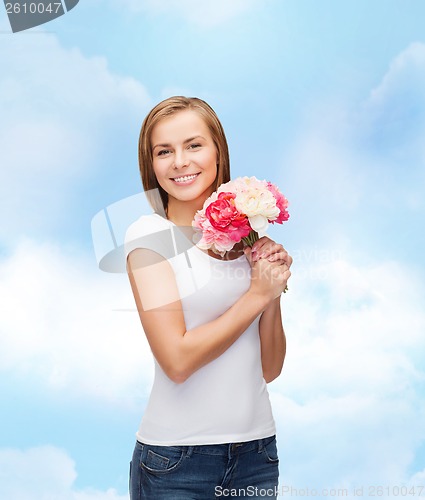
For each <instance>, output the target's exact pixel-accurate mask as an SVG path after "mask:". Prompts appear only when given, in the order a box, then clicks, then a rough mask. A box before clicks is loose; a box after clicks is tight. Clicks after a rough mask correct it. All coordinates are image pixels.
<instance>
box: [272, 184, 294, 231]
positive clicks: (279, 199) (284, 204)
mask: <svg viewBox="0 0 425 500" xmlns="http://www.w3.org/2000/svg"><path fill="white" fill-rule="evenodd" d="M267 189H268V190H269V191H270V192H271V193H272V195H273V196H274V198H275V200H276V206H277V208H278V209H279V211H280V213H279V215H278V217H277V218H276V219H274V220H270V222H271V223H272V224H274V223H277V224H282V222H285V221H287V220H288V219H289V213H288V211H287V210H286V209H287V208H288V200H287V199H286V198H285V197H284V196H283V194H282V193H281V192H280V191H279V189H278V187H277V186H275V185H274V184H272V183H271V182H268V183H267Z"/></svg>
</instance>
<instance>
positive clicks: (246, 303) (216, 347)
mask: <svg viewBox="0 0 425 500" xmlns="http://www.w3.org/2000/svg"><path fill="white" fill-rule="evenodd" d="M147 263H148V264H149V265H147ZM276 267H277V266H276V264H273V263H270V262H268V261H267V260H265V259H263V260H261V261H259V262H257V263H255V265H253V266H252V269H251V286H250V288H249V290H248V291H247V292H246V293H244V294H243V295H242V296H241V297H240V298H239V299H238V300H237V301H236V302H235V303H234V304H233V305H232V306H231V307H230V308H229V309H228V310H227V311H226V312H225V313H224V314H222V315H221V316H219V317H218V318H216V319H215V320H213V321H210V322H208V323H205V324H203V325H200V326H198V327H196V328H193V329H191V330H186V325H185V321H184V316H183V311H182V305H181V301H180V298H179V294H178V289H177V285H176V281H175V276H174V272H173V270H172V268H171V266H170V264H169V263H168V262H167V261H166V260H164V259H162V258H161V257H160V256H159V255H158V254H156V253H155V252H152V251H151V250H146V249H136V250H133V251H132V252H130V254H129V256H128V258H127V272H128V275H129V279H130V284H131V287H132V290H133V295H134V298H135V301H136V305H137V309H138V312H139V316H140V319H141V322H142V325H143V329H144V331H145V334H146V336H147V339H148V342H149V345H150V347H151V349H152V352H153V355H154V356H155V358H156V360H157V361H158V363H159V364H160V365H161V367H162V369H163V370H164V372H165V373H166V374H167V375H168V376H169V377H170V379H171V380H173V381H174V382H177V383H181V382H184V381H185V380H186V379H187V378H188V377H190V375H191V374H192V373H194V372H195V371H196V370H198V369H199V368H201V367H202V366H204V365H205V364H207V363H209V362H211V361H212V360H214V359H216V358H217V357H218V356H220V355H221V354H223V352H225V351H226V350H227V349H228V348H229V347H230V346H231V345H232V344H233V343H234V342H235V341H236V340H237V339H238V338H239V337H240V336H241V335H242V333H243V332H244V331H245V330H246V329H247V328H248V326H249V325H250V324H251V323H252V322H253V321H254V319H255V318H256V317H257V316H258V315H259V314H260V313H261V312H262V311H264V310H265V309H266V307H267V306H268V304H269V303H270V302H271V301H272V300H273V299H274V298H275V297H277V296H279V295H280V293H282V290H283V288H284V287H285V285H286V280H287V277H286V276H285V275H284V273H279V272H277V273H276V272H275V271H276ZM273 274H275V275H274V276H273Z"/></svg>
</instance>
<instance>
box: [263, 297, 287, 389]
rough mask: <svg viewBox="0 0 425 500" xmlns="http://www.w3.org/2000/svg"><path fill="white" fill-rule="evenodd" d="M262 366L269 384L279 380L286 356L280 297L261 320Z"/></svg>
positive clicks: (271, 304)
mask: <svg viewBox="0 0 425 500" xmlns="http://www.w3.org/2000/svg"><path fill="white" fill-rule="evenodd" d="M260 340H261V364H262V367H263V376H264V379H265V381H266V382H267V383H269V382H272V381H273V380H274V379H275V378H277V377H278V376H279V375H280V373H281V371H282V367H283V362H284V360H285V355H286V337H285V332H284V330H283V326H282V315H281V310H280V297H277V298H276V299H274V300H273V302H271V303H270V304H269V305H268V306H267V308H266V309H265V310H264V312H263V314H262V315H261V318H260Z"/></svg>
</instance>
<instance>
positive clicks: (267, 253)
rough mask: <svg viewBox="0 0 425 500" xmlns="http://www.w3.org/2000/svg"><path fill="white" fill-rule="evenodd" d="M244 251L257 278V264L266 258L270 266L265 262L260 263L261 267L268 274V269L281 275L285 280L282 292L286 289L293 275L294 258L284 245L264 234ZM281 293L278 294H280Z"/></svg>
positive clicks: (276, 275)
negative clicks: (291, 269)
mask: <svg viewBox="0 0 425 500" xmlns="http://www.w3.org/2000/svg"><path fill="white" fill-rule="evenodd" d="M244 251H245V255H246V257H247V259H248V261H249V263H250V265H251V268H252V272H253V273H254V275H255V276H256V278H258V277H257V274H258V273H259V270H257V269H256V268H258V266H257V265H256V264H257V263H259V262H261V260H263V261H264V260H266V261H267V263H268V264H269V266H266V265H265V264H261V265H260V266H261V269H263V273H264V272H266V274H267V272H268V270H270V271H271V272H272V273H273V276H275V277H279V276H281V277H282V279H283V280H284V286H283V288H282V290H281V291H280V293H282V291H285V289H286V283H287V281H288V279H289V277H290V276H291V271H290V270H289V268H290V267H291V265H292V260H293V259H292V257H291V256H290V255H289V254H288V252H287V251H286V250H285V249H284V248H283V246H282V245H280V244H278V243H276V242H275V241H273V240H272V239H270V238H268V237H266V236H263V237H262V238H260V239H259V240H258V241H256V242H255V243H254V245H253V246H252V248H250V247H246V248H245V250H244ZM270 266H271V267H270ZM259 274H260V275H261V274H262V273H261V272H260V273H259ZM274 285H277V283H274ZM277 288H279V287H277ZM280 293H279V294H278V295H280ZM278 295H277V296H278Z"/></svg>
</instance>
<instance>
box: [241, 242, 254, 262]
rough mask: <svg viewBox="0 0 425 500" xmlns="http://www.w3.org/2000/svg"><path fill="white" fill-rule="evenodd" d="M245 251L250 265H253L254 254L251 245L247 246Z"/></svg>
mask: <svg viewBox="0 0 425 500" xmlns="http://www.w3.org/2000/svg"><path fill="white" fill-rule="evenodd" d="M243 253H244V254H245V256H246V258H247V260H248V262H249V264H250V266H252V261H253V256H252V250H251V247H249V246H247V247H245V248H244V249H243Z"/></svg>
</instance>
